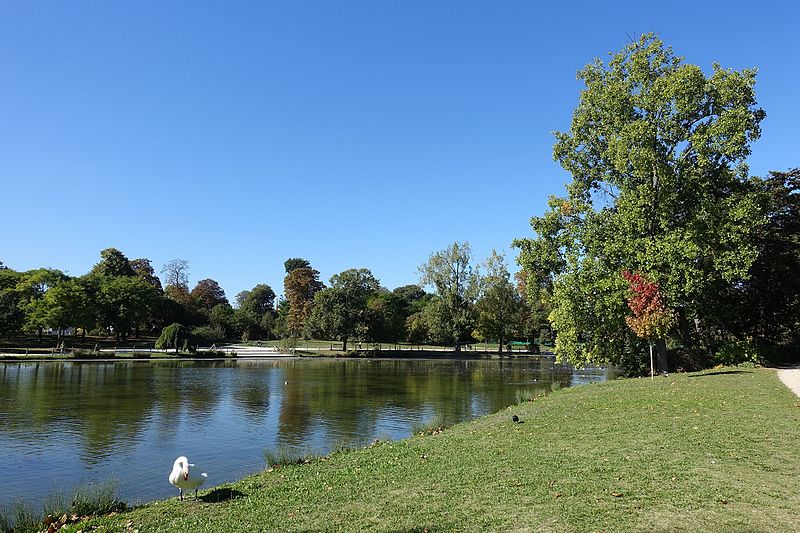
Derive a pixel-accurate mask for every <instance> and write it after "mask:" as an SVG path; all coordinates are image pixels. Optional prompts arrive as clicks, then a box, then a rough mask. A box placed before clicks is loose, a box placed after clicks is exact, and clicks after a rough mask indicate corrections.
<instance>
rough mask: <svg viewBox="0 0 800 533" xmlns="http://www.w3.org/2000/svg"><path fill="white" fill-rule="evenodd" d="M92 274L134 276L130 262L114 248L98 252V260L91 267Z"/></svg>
mask: <svg viewBox="0 0 800 533" xmlns="http://www.w3.org/2000/svg"><path fill="white" fill-rule="evenodd" d="M92 274H97V275H100V276H135V275H136V272H134V270H133V267H132V266H131V262H130V261H129V260H128V258H127V257H125V254H123V253H122V252H120V251H119V250H117V249H116V248H106V249H105V250H103V251H102V252H100V262H99V263H97V264H96V265H94V267H92Z"/></svg>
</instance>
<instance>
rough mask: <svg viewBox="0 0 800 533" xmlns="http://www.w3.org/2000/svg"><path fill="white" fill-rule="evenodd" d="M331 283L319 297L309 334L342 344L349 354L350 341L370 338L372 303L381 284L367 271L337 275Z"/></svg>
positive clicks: (315, 300) (360, 270)
mask: <svg viewBox="0 0 800 533" xmlns="http://www.w3.org/2000/svg"><path fill="white" fill-rule="evenodd" d="M295 272H298V271H295ZM330 283H331V286H330V287H329V288H327V289H323V290H322V291H319V292H318V293H316V295H315V297H314V310H313V311H312V313H311V316H310V318H309V320H308V325H307V327H308V331H309V333H312V334H316V335H317V336H318V338H334V339H338V340H341V341H342V343H343V347H342V350H343V351H347V340H348V339H350V338H355V337H357V338H362V339H363V338H366V337H367V336H368V327H369V324H370V321H371V320H370V319H371V314H370V309H369V307H368V302H369V300H370V298H372V297H373V296H375V294H376V293H377V291H378V288H379V287H380V283H379V282H378V280H377V279H376V278H375V276H373V275H372V272H370V271H369V270H368V269H366V268H360V269H355V268H352V269H349V270H345V271H344V272H340V273H339V274H335V275H333V276H332V277H331V279H330Z"/></svg>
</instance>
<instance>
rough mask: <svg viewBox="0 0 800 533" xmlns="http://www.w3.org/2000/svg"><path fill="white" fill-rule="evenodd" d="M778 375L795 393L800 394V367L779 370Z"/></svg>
mask: <svg viewBox="0 0 800 533" xmlns="http://www.w3.org/2000/svg"><path fill="white" fill-rule="evenodd" d="M778 377H779V378H781V381H783V384H784V385H786V386H787V387H789V389H791V391H792V392H793V393H795V394H797V395H798V396H800V368H786V369H782V370H778Z"/></svg>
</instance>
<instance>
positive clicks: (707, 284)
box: [515, 34, 764, 369]
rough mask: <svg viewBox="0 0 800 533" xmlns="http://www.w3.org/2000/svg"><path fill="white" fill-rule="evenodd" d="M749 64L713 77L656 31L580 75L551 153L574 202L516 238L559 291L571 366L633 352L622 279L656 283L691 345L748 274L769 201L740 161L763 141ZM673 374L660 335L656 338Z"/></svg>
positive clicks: (560, 339)
mask: <svg viewBox="0 0 800 533" xmlns="http://www.w3.org/2000/svg"><path fill="white" fill-rule="evenodd" d="M755 75H756V72H755V70H742V71H734V70H728V69H723V68H721V67H720V66H719V65H717V64H715V65H714V66H713V69H712V71H711V73H710V74H709V75H706V74H705V73H704V72H703V71H702V70H701V69H700V68H699V67H698V66H695V65H691V64H686V63H684V61H683V59H682V58H681V57H677V56H675V55H674V53H673V52H672V50H671V49H670V48H668V47H666V46H664V44H663V43H662V41H660V40H659V39H658V38H657V37H656V36H654V35H652V34H648V35H644V36H642V37H641V38H640V39H639V40H638V41H636V42H633V43H631V44H629V45H628V46H626V47H625V48H624V49H623V50H622V51H621V52H619V53H617V54H614V55H613V56H612V57H611V59H610V60H609V62H608V63H607V64H605V63H603V62H602V61H600V60H599V59H597V60H595V61H594V62H593V63H591V64H589V65H588V66H586V67H585V68H584V69H582V70H581V71H580V72H579V73H578V78H579V79H581V80H582V81H583V82H584V85H585V86H584V89H583V90H582V91H581V95H580V101H579V103H578V107H577V108H576V110H575V112H574V114H573V117H572V124H571V126H570V130H569V131H568V132H559V133H556V143H555V146H554V149H553V153H554V157H555V159H556V160H557V161H558V162H559V163H560V164H561V166H562V167H563V168H564V169H565V170H567V171H568V172H569V173H570V175H571V176H572V181H571V183H569V184H568V185H567V195H566V196H565V197H563V198H551V199H550V202H549V206H550V208H549V211H548V212H547V213H545V215H544V216H542V217H534V218H533V219H532V221H531V225H532V227H533V229H534V231H535V232H536V234H537V237H536V238H535V239H525V240H518V241H516V243H515V244H516V245H517V246H519V247H520V248H521V254H520V258H519V261H520V263H521V264H522V266H523V267H524V268H525V269H527V270H529V271H530V272H531V273H533V274H534V275H532V276H530V277H529V282H530V283H537V284H538V285H539V287H540V288H544V289H545V290H546V291H547V290H550V291H552V292H551V294H549V295H548V297H549V299H550V304H551V305H552V312H551V313H550V320H551V322H552V324H553V326H554V328H555V329H556V330H557V341H556V350H557V351H558V352H559V353H560V354H563V355H565V356H567V357H568V358H569V359H570V360H572V362H574V363H576V364H583V363H586V362H587V361H603V360H611V361H614V360H616V359H618V358H619V356H620V355H621V354H625V353H626V352H629V351H630V350H631V346H632V345H633V344H632V333H631V331H630V330H629V329H628V328H627V324H626V322H625V316H626V314H627V313H628V308H627V306H626V303H625V296H626V294H627V287H628V286H627V283H626V282H625V280H624V279H623V278H622V272H623V271H626V270H627V271H631V272H634V271H635V272H641V273H643V274H645V275H646V276H647V277H648V279H651V280H653V281H654V282H656V283H658V285H659V287H660V288H661V290H662V291H663V296H664V298H665V300H666V301H665V305H668V306H669V307H670V308H672V309H674V310H675V311H676V313H677V317H678V320H677V322H676V324H677V327H676V328H675V329H674V330H673V331H671V332H670V335H672V336H673V337H674V340H675V342H676V343H679V344H681V345H682V346H683V347H685V348H687V349H692V348H693V347H695V346H696V345H697V344H698V342H699V343H702V341H703V336H702V331H703V324H704V322H705V321H707V320H708V318H709V317H708V316H707V314H708V313H713V312H714V310H713V309H709V308H708V307H707V306H705V305H704V302H705V301H706V300H707V299H708V298H709V297H710V296H713V294H715V293H716V292H718V291H719V290H720V288H723V287H726V286H729V285H730V284H735V283H738V282H741V280H744V279H746V278H747V277H748V271H749V268H750V265H751V264H752V263H753V261H754V259H755V257H756V253H757V251H756V249H755V247H754V246H753V245H752V240H751V236H752V232H753V231H754V230H755V228H757V227H758V226H759V225H760V224H761V223H762V207H761V197H760V195H759V194H758V193H757V191H756V190H755V189H756V188H755V187H754V186H753V182H752V180H750V179H749V178H748V175H747V167H746V166H745V165H744V160H745V158H746V157H747V156H748V154H749V153H750V143H751V142H752V141H754V140H756V139H757V138H758V137H759V135H760V128H759V123H760V122H761V120H762V119H763V118H764V112H763V111H762V110H761V109H759V108H757V106H756V100H755V93H754V84H755ZM657 346H658V348H659V355H660V357H659V366H660V368H661V369H663V368H665V366H666V357H665V355H666V349H665V348H666V345H665V339H663V338H662V339H659V340H658V342H657Z"/></svg>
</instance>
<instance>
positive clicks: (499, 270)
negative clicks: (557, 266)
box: [475, 250, 526, 352]
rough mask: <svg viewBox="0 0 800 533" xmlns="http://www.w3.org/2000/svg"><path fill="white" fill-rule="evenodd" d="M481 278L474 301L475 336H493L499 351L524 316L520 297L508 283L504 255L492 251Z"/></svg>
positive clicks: (520, 324) (513, 334) (519, 326)
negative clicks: (476, 298) (476, 299)
mask: <svg viewBox="0 0 800 533" xmlns="http://www.w3.org/2000/svg"><path fill="white" fill-rule="evenodd" d="M485 268H486V275H485V276H483V277H482V278H481V296H480V298H478V301H477V303H476V304H475V310H476V312H477V321H476V333H477V337H478V338H480V339H484V340H489V339H496V340H497V341H498V343H499V345H500V351H501V352H502V351H503V345H504V343H505V341H506V340H508V339H509V338H511V337H513V336H517V335H520V333H521V332H522V329H523V322H524V320H525V318H526V316H525V311H526V310H525V308H524V306H523V302H522V298H521V297H520V295H519V293H518V292H517V290H516V288H515V287H514V285H513V284H512V283H511V281H510V279H511V274H510V273H509V271H508V267H507V266H506V263H505V258H504V257H503V256H502V255H500V254H498V253H497V252H496V251H494V250H493V251H492V255H491V256H490V257H489V258H488V259H487V260H486V263H485Z"/></svg>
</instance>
